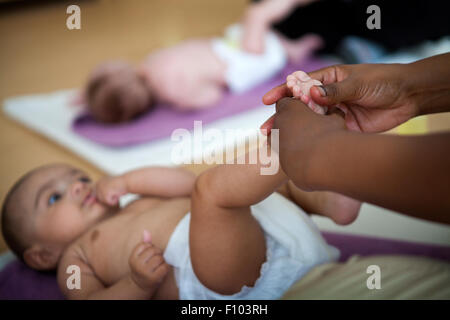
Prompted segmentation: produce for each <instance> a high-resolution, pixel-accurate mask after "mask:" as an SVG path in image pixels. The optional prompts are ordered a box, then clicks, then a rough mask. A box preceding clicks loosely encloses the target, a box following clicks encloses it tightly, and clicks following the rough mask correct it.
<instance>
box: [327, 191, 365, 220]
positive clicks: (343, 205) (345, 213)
mask: <svg viewBox="0 0 450 320" xmlns="http://www.w3.org/2000/svg"><path fill="white" fill-rule="evenodd" d="M322 196H323V201H324V202H323V206H322V210H321V212H318V214H321V215H323V216H326V217H328V218H330V219H332V220H333V221H334V222H335V223H336V224H340V225H347V224H350V223H352V222H353V221H355V219H356V217H357V216H358V214H359V209H360V208H361V204H362V203H361V202H360V201H358V200H355V199H353V198H349V197H347V196H344V195H342V194H339V193H334V192H325V193H324V194H323V195H322Z"/></svg>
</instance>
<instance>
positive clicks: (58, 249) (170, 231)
mask: <svg viewBox="0 0 450 320" xmlns="http://www.w3.org/2000/svg"><path fill="white" fill-rule="evenodd" d="M260 169H261V165H260V164H255V165H246V164H231V165H221V166H217V167H214V168H212V169H210V170H207V171H205V172H204V173H202V174H201V175H200V176H199V177H198V178H196V177H195V176H194V175H193V174H192V173H190V172H188V171H185V170H183V169H181V168H163V167H152V168H144V169H139V170H135V171H131V172H128V173H126V174H123V175H120V176H116V177H107V178H103V179H101V180H100V181H99V182H98V183H96V184H95V185H94V184H93V183H92V181H91V180H90V179H89V177H88V176H87V175H86V174H85V173H83V172H82V171H80V170H78V169H75V168H73V167H70V166H67V165H63V164H56V165H48V166H44V167H40V168H38V169H35V170H33V171H32V172H30V173H28V174H27V175H25V176H24V177H23V178H22V179H20V180H19V181H18V183H16V185H15V186H14V187H13V188H12V189H11V190H10V192H9V194H8V196H7V197H6V200H5V203H4V206H3V212H2V228H3V234H4V237H5V239H6V241H7V243H8V245H9V246H10V248H11V249H12V250H13V251H14V252H15V253H16V254H17V255H18V257H20V258H21V259H23V261H24V262H25V263H26V264H27V265H28V266H30V267H32V268H34V269H37V270H52V269H55V268H57V278H58V283H59V285H60V288H61V290H62V292H63V293H64V294H65V295H66V297H67V298H70V299H224V298H225V299H276V298H280V297H281V296H282V295H283V293H284V292H285V291H286V290H287V289H288V288H289V287H290V286H291V285H292V284H293V283H294V282H295V281H297V280H298V279H299V278H301V277H302V276H303V275H304V274H305V273H306V272H308V271H309V270H310V269H311V268H313V267H314V266H316V265H319V264H322V263H327V262H330V261H333V260H335V259H336V258H337V256H338V252H337V251H336V249H335V248H333V247H330V246H328V245H327V244H326V242H325V241H324V239H323V238H322V237H321V235H320V233H319V231H318V230H317V228H316V227H315V226H314V225H313V223H312V221H311V220H310V219H309V218H308V217H307V216H306V215H305V213H304V212H303V211H302V210H301V209H299V207H297V206H296V205H294V203H293V202H295V203H298V204H302V206H304V208H305V210H307V211H314V212H317V213H320V214H323V215H326V216H328V217H330V218H332V219H334V220H335V221H336V222H338V223H348V222H349V221H351V220H352V219H354V217H356V215H357V213H358V210H359V206H360V204H359V203H358V202H356V201H354V200H352V199H349V198H346V197H342V196H338V195H336V194H332V193H317V192H316V193H306V192H303V191H301V190H299V189H297V188H296V187H295V186H294V185H293V184H292V183H290V182H288V181H287V178H286V176H285V174H284V173H283V172H282V171H281V170H280V171H279V172H278V173H277V174H275V175H260ZM277 189H278V190H279V191H280V192H281V193H282V194H283V195H280V194H279V193H276V192H275V193H274V191H275V190H277ZM127 193H134V194H139V195H141V198H139V199H137V200H135V201H134V202H131V203H130V204H128V205H127V206H125V207H123V208H120V207H119V205H118V203H119V198H120V197H121V196H122V195H125V194H127ZM289 199H290V200H292V201H293V202H292V201H290V200H289ZM69 266H78V267H79V268H80V271H81V282H80V284H81V288H75V289H69V288H71V286H68V284H67V283H68V279H69V277H70V276H71V273H70V272H69V273H68V272H67V270H68V267H69Z"/></svg>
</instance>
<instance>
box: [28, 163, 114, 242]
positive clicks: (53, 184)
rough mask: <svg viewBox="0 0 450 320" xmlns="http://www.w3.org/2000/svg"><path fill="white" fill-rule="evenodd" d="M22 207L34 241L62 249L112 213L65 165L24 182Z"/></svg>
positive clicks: (85, 180)
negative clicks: (61, 247) (27, 217)
mask: <svg viewBox="0 0 450 320" xmlns="http://www.w3.org/2000/svg"><path fill="white" fill-rule="evenodd" d="M20 200H21V201H23V205H24V207H25V210H26V212H27V214H28V213H29V214H30V216H29V221H30V222H31V223H32V225H31V229H32V230H33V233H34V234H33V239H34V241H37V242H40V243H43V244H49V245H53V246H55V245H57V246H63V247H64V246H66V245H68V244H69V243H70V242H72V241H73V240H75V239H76V238H77V237H78V236H80V235H81V234H82V233H84V232H85V231H86V230H88V229H89V228H90V227H91V226H93V225H94V224H96V223H97V222H99V221H100V220H101V219H103V218H105V217H106V216H107V215H108V214H109V213H111V212H112V209H111V208H108V207H107V206H105V205H103V204H101V203H99V202H98V201H97V199H96V197H95V193H94V187H93V184H92V182H91V180H90V178H89V177H88V176H87V175H86V174H85V173H83V172H82V171H80V170H78V169H75V168H72V167H70V166H66V165H55V166H52V167H49V168H45V169H43V170H41V171H39V172H37V173H35V174H34V175H33V176H31V177H30V180H29V181H28V182H27V184H26V186H25V189H24V192H23V193H22V199H20Z"/></svg>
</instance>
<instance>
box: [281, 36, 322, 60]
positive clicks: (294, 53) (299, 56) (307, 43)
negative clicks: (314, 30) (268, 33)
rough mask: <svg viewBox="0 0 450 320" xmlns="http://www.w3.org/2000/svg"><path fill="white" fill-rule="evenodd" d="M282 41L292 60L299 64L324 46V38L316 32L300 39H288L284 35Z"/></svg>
mask: <svg viewBox="0 0 450 320" xmlns="http://www.w3.org/2000/svg"><path fill="white" fill-rule="evenodd" d="M280 40H281V43H282V44H283V47H284V49H285V51H286V53H287V56H288V59H289V61H290V62H292V63H295V64H299V63H301V62H302V61H304V60H305V59H307V58H308V57H309V56H311V55H312V54H313V53H314V51H316V50H318V49H320V48H321V47H323V43H324V42H323V40H322V38H321V37H320V36H318V35H316V34H307V35H304V36H303V37H301V38H300V39H298V40H295V41H292V40H286V39H285V38H284V37H280Z"/></svg>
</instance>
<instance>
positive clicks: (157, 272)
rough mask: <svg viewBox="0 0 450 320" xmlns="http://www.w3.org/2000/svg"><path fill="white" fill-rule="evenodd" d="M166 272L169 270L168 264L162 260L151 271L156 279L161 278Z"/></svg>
mask: <svg viewBox="0 0 450 320" xmlns="http://www.w3.org/2000/svg"><path fill="white" fill-rule="evenodd" d="M168 272H169V265H168V264H167V263H165V262H163V263H161V264H160V265H159V266H158V267H156V269H155V270H154V271H153V276H154V277H155V278H156V279H163V278H164V277H165V276H166V275H167V273H168Z"/></svg>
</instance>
